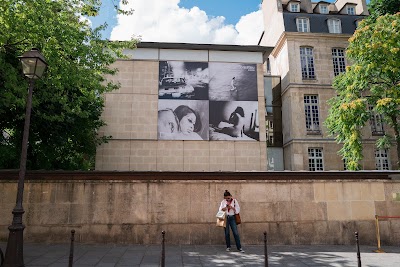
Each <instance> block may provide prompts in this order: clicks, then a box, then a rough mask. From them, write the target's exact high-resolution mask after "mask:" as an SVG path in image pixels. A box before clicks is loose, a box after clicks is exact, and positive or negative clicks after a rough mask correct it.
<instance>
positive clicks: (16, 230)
mask: <svg viewBox="0 0 400 267" xmlns="http://www.w3.org/2000/svg"><path fill="white" fill-rule="evenodd" d="M19 59H20V61H21V63H22V71H23V73H24V75H25V76H26V77H27V78H28V79H29V90H28V98H27V101H26V112H25V124H24V132H23V137H22V149H21V160H20V165H19V176H18V190H17V200H16V203H15V207H14V209H13V211H12V214H13V221H12V224H11V225H10V226H9V227H8V230H10V233H9V236H8V242H7V249H6V257H5V259H4V263H3V267H20V266H25V264H24V243H23V242H24V235H23V234H24V229H25V225H23V224H22V215H23V214H24V212H25V211H24V208H23V207H22V200H23V196H24V180H25V173H26V157H27V150H28V137H29V126H30V120H31V109H32V94H33V86H34V81H35V80H36V79H39V78H40V77H42V75H43V73H44V71H45V70H46V67H47V63H46V60H45V58H44V57H43V55H42V54H41V53H40V52H39V50H38V49H36V48H32V49H31V51H28V52H25V53H24V54H23V55H22V56H20V57H19Z"/></svg>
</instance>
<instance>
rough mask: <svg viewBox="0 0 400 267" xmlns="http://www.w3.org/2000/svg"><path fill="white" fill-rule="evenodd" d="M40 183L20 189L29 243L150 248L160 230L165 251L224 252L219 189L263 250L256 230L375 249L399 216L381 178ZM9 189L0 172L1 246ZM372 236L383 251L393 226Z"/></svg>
mask: <svg viewBox="0 0 400 267" xmlns="http://www.w3.org/2000/svg"><path fill="white" fill-rule="evenodd" d="M165 175H167V176H165ZM345 175H346V174H341V175H339V176H337V177H340V176H343V177H345ZM371 175H372V176H371ZM14 176H15V175H14ZM47 176H48V175H44V176H43V175H37V176H36V178H34V179H33V178H32V179H29V180H28V181H27V182H26V184H25V193H24V209H25V215H24V223H25V224H26V229H25V232H24V234H25V240H26V241H28V242H68V238H69V232H70V230H71V229H75V230H76V238H77V240H78V242H85V243H126V244H154V243H159V242H160V237H161V231H162V230H165V231H166V233H167V234H166V238H167V242H168V243H171V244H223V243H224V237H223V231H222V228H217V227H216V226H215V220H216V219H215V214H216V212H217V210H218V207H219V203H220V201H221V200H222V198H223V192H224V190H225V189H228V190H229V191H230V192H231V193H232V194H233V195H234V197H236V198H237V199H238V200H239V201H240V205H241V217H242V221H243V224H242V225H241V226H239V231H240V234H241V238H242V240H243V243H244V244H262V241H263V232H264V231H267V232H268V234H269V244H353V241H354V240H353V239H354V238H353V237H354V231H359V233H360V240H361V243H362V244H369V245H373V244H375V242H376V241H375V224H374V216H375V214H378V215H381V216H399V215H400V202H396V201H394V199H393V194H395V193H398V192H400V183H399V182H396V181H394V180H390V179H387V174H379V173H372V174H371V173H358V174H357V175H356V176H351V175H350V176H348V177H347V178H346V179H336V178H335V177H336V176H332V174H330V173H329V172H327V173H311V174H310V173H294V174H293V173H285V172H282V173H281V174H279V175H278V174H265V173H214V174H205V173H161V174H157V173H142V174H140V173H139V174H137V173H136V174H134V173H129V172H127V173H111V172H110V173H106V174H104V173H96V172H94V173H90V174H83V175H82V174H79V173H78V174H74V173H70V174H63V175H60V174H57V175H52V177H51V178H48V177H47ZM46 177H47V178H46ZM157 177H158V178H157ZM318 177H320V179H318ZM322 177H324V179H325V180H323V179H321V178H322ZM365 177H367V178H370V179H367V180H365ZM374 177H375V178H376V179H375V178H374ZM382 177H386V179H382ZM68 178H69V179H68ZM331 179H334V180H331ZM16 186H17V185H16V182H15V180H11V179H9V178H7V175H4V174H2V173H1V172H0V195H1V198H0V204H1V209H0V241H5V240H6V239H7V236H8V230H7V226H8V225H9V224H10V223H11V220H12V217H11V211H12V209H13V207H14V203H15V196H16ZM380 227H381V238H382V244H383V246H384V245H389V244H397V242H398V240H399V238H400V232H399V231H398V229H399V227H400V220H395V219H391V220H384V221H382V222H381V223H380Z"/></svg>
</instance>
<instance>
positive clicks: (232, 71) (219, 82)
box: [209, 62, 258, 101]
mask: <svg viewBox="0 0 400 267" xmlns="http://www.w3.org/2000/svg"><path fill="white" fill-rule="evenodd" d="M209 75H210V76H209V99H210V100H212V101H257V99H258V90H257V65H256V64H245V63H222V62H210V63H209Z"/></svg>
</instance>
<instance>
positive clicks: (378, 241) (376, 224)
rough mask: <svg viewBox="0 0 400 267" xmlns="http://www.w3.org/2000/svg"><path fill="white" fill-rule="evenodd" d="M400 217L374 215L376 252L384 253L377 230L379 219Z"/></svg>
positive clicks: (396, 217) (398, 217)
mask: <svg viewBox="0 0 400 267" xmlns="http://www.w3.org/2000/svg"><path fill="white" fill-rule="evenodd" d="M380 218H381V219H400V216H379V215H375V227H376V241H377V247H378V248H377V249H376V250H374V252H376V253H385V251H383V249H382V248H381V235H380V232H379V219H380Z"/></svg>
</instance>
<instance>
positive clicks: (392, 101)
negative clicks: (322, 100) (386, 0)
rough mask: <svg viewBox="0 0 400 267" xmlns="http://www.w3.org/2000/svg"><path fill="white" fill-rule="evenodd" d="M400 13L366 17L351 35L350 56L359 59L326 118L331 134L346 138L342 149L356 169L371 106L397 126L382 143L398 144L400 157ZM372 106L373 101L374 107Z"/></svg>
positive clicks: (341, 81)
mask: <svg viewBox="0 0 400 267" xmlns="http://www.w3.org/2000/svg"><path fill="white" fill-rule="evenodd" d="M399 32H400V13H397V14H395V15H385V16H381V17H378V18H377V19H376V20H375V21H374V20H365V21H363V22H362V23H361V24H360V27H359V29H358V30H357V31H356V32H355V34H354V35H353V37H351V38H350V40H349V47H348V49H347V56H348V58H349V59H350V60H351V62H353V65H351V66H350V67H347V71H346V72H345V73H343V74H342V75H339V76H338V77H337V78H336V79H335V80H334V83H333V86H334V88H335V89H336V91H337V96H336V97H334V98H332V99H331V100H330V101H329V104H330V105H331V108H330V110H329V114H328V118H327V120H326V122H325V124H326V126H327V127H328V130H329V132H330V133H331V134H333V135H335V136H336V140H337V141H338V142H339V143H342V144H343V147H342V149H341V150H340V151H339V153H340V154H341V155H342V156H343V158H344V159H345V160H346V162H347V167H348V169H350V170H357V169H359V167H360V166H359V161H360V160H361V159H362V158H363V155H362V148H363V146H362V134H361V130H362V128H363V127H364V126H365V125H366V123H367V122H368V120H369V119H370V116H371V112H375V113H377V114H381V116H382V117H383V120H384V122H385V123H386V125H388V126H389V127H390V128H392V129H393V132H394V136H391V135H389V134H388V133H386V134H385V135H384V136H383V137H382V138H379V139H378V141H377V143H376V145H377V147H378V148H389V147H391V146H392V145H393V144H395V145H396V146H397V160H399V158H400V136H399V133H400V124H399V115H400V109H399V104H400V60H399V59H400V35H399ZM369 106H371V107H373V109H372V111H371V112H370V111H369V108H368V107H369ZM398 166H399V165H398Z"/></svg>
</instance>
